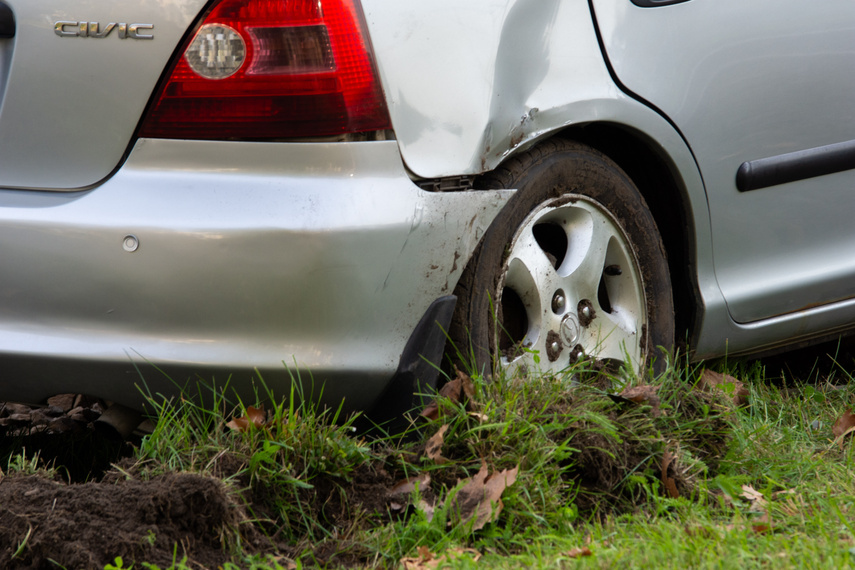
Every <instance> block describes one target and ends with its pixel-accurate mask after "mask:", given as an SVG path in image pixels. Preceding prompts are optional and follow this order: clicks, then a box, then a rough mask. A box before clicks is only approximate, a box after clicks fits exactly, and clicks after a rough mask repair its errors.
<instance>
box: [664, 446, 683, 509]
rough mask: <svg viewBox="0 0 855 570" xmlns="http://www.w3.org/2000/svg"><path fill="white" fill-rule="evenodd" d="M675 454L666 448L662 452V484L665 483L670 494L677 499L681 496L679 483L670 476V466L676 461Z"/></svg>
mask: <svg viewBox="0 0 855 570" xmlns="http://www.w3.org/2000/svg"><path fill="white" fill-rule="evenodd" d="M674 459H675V457H674V454H673V453H671V451H670V450H669V449H666V450H665V452H664V453H663V454H662V484H663V485H665V490H667V491H668V496H670V497H671V498H672V499H676V498H677V497H679V496H680V491H678V490H677V483H676V481H674V478H673V477H669V476H668V467H670V466H671V463H672V462H673V461H674Z"/></svg>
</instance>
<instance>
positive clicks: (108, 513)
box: [0, 474, 242, 568]
mask: <svg viewBox="0 0 855 570" xmlns="http://www.w3.org/2000/svg"><path fill="white" fill-rule="evenodd" d="M241 519H242V513H241V511H240V509H239V508H237V507H236V505H234V504H233V503H232V501H231V500H230V499H229V495H228V493H227V491H226V489H225V487H224V485H223V484H222V482H220V481H218V480H216V479H212V478H209V477H202V476H199V475H192V474H166V475H161V476H158V477H155V478H152V479H151V480H149V481H140V480H136V479H122V480H119V481H115V482H113V483H109V482H100V483H84V484H72V485H69V484H65V483H61V482H57V481H51V480H48V479H46V478H44V477H41V476H7V477H3V478H2V479H0V545H2V546H0V568H56V567H57V566H56V564H60V565H62V566H63V567H66V568H103V567H104V565H105V564H107V563H111V562H113V561H114V559H115V557H116V556H121V557H122V558H123V559H124V561H125V564H126V565H128V564H129V562H131V561H133V560H144V561H146V562H150V563H153V564H157V565H159V566H161V567H164V566H169V565H170V564H171V563H172V561H173V557H174V556H175V552H174V550H173V548H174V545H176V544H177V545H179V546H178V552H177V556H178V559H179V560H180V559H181V558H182V557H183V556H184V555H186V556H187V557H188V558H189V559H190V560H192V561H194V562H196V563H198V564H201V565H202V566H204V567H206V568H216V567H217V566H219V565H221V564H223V563H224V562H226V561H227V560H228V557H227V552H226V547H227V546H228V545H224V544H223V539H224V537H227V536H229V535H231V534H232V533H231V532H229V531H230V529H234V528H236V527H237V524H238V523H239V522H240V520H241Z"/></svg>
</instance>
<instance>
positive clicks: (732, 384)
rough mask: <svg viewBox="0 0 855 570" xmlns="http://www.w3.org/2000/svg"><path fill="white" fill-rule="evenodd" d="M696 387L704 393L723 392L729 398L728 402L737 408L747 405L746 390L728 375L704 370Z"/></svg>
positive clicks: (740, 383) (743, 385)
mask: <svg viewBox="0 0 855 570" xmlns="http://www.w3.org/2000/svg"><path fill="white" fill-rule="evenodd" d="M698 386H700V388H701V390H703V391H705V392H712V391H713V390H719V391H721V392H724V393H725V394H727V395H728V396H730V400H731V401H732V402H733V403H734V404H735V405H737V406H747V405H748V394H749V392H748V388H746V387H745V384H743V383H742V382H740V381H739V380H737V379H736V378H734V377H733V376H731V375H730V374H722V373H720V372H714V371H712V370H704V372H703V374H701V378H700V380H699V381H698Z"/></svg>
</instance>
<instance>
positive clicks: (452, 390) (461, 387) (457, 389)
mask: <svg viewBox="0 0 855 570" xmlns="http://www.w3.org/2000/svg"><path fill="white" fill-rule="evenodd" d="M455 371H456V372H457V376H455V377H454V379H453V380H450V381H449V382H446V383H445V385H443V387H442V388H440V389H439V398H435V399H434V400H433V401H432V402H431V403H430V404H428V405H427V406H425V409H424V410H422V412H421V414H419V415H421V416H422V417H424V418H427V419H429V420H435V419H437V418H438V417H439V416H440V415H448V414H450V413H451V410H447V409H445V408H440V405H439V400H440V399H441V398H448V399H449V400H450V401H452V402H455V403H460V402H463V401H464V400H465V402H466V410H467V411H472V410H473V407H474V406H473V402H474V397H475V384H474V383H473V382H472V379H471V378H470V377H469V376H468V375H467V374H465V373H463V372H461V371H460V370H457V368H455Z"/></svg>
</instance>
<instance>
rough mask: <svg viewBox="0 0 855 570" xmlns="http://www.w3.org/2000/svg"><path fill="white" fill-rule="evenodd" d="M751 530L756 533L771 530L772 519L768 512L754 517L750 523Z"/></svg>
mask: <svg viewBox="0 0 855 570" xmlns="http://www.w3.org/2000/svg"><path fill="white" fill-rule="evenodd" d="M751 530H753V531H754V532H756V533H758V534H761V533H764V532H769V531H770V530H772V519H771V518H770V517H769V513H768V512H764V513H763V516H761V517H760V518H758V519H755V520H754V522H752V523H751Z"/></svg>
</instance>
